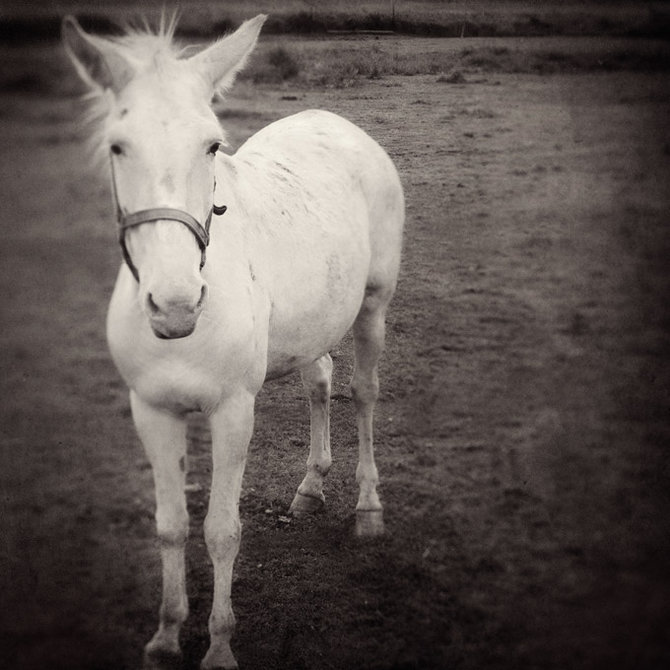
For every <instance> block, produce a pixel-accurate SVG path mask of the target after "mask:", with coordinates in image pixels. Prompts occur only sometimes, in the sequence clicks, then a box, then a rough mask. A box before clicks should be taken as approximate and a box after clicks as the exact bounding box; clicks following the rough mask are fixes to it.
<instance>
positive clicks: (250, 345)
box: [63, 15, 404, 668]
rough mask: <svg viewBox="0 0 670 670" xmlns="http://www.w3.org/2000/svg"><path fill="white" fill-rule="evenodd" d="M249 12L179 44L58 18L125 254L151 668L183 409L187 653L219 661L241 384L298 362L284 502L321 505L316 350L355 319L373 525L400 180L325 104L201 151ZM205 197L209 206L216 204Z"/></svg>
mask: <svg viewBox="0 0 670 670" xmlns="http://www.w3.org/2000/svg"><path fill="white" fill-rule="evenodd" d="M264 20H265V16H262V15H261V16H257V17H256V18H254V19H252V20H250V21H246V22H245V23H244V24H243V25H242V26H241V27H240V28H239V29H238V30H237V31H236V32H235V33H233V34H231V35H229V36H227V37H225V38H223V39H221V40H219V41H218V42H216V43H215V44H213V45H211V46H209V47H208V48H206V49H204V50H202V51H200V52H198V53H196V54H195V55H191V56H190V57H189V56H188V55H187V54H186V52H185V51H184V50H179V49H177V48H176V47H175V46H174V45H173V43H172V33H173V30H174V26H173V25H171V26H167V27H165V26H163V27H162V29H161V31H160V32H159V34H151V33H149V32H146V33H141V32H138V33H129V34H127V35H126V36H124V37H121V38H118V39H113V40H110V39H102V38H100V37H96V36H91V35H88V34H87V33H85V32H84V31H83V30H82V29H81V27H80V26H79V24H78V23H77V22H76V20H75V19H73V18H72V17H67V18H66V19H65V20H64V21H63V40H64V43H65V47H66V50H67V52H68V54H69V56H70V58H71V59H72V61H73V63H74V65H75V67H76V69H77V71H78V73H79V75H80V76H81V77H82V78H83V80H84V81H85V82H86V83H87V84H88V86H89V87H90V89H91V97H92V98H94V99H95V101H96V102H95V106H96V108H97V113H98V117H99V138H97V139H99V144H100V146H101V147H102V148H103V151H104V152H105V153H108V155H109V160H110V163H111V166H112V168H111V179H112V184H113V192H114V197H115V200H116V207H117V214H118V219H119V228H120V237H121V244H122V248H123V252H124V257H125V259H126V264H124V265H122V266H121V269H120V272H119V275H118V279H117V282H116V287H115V289H114V294H113V296H112V300H111V304H110V307H109V316H108V321H107V337H108V341H109V346H110V350H111V353H112V357H113V359H114V361H115V363H116V365H117V367H118V369H119V371H120V373H121V375H122V376H123V378H124V379H125V381H126V382H127V384H128V386H129V388H130V403H131V408H132V414H133V419H134V422H135V425H136V427H137V431H138V433H139V436H140V438H141V441H142V443H143V445H144V447H145V449H146V453H147V455H148V458H149V461H150V462H151V465H152V468H153V475H154V481H155V488H156V523H157V530H158V536H159V538H160V550H161V558H162V565H163V597H162V604H161V608H160V623H159V628H158V631H157V633H156V634H155V635H154V637H153V638H152V640H151V641H150V642H149V643H148V645H147V647H146V650H145V659H146V663H147V665H150V666H151V667H156V666H157V665H160V661H161V659H163V658H164V657H165V656H168V657H171V656H173V655H175V654H177V655H178V654H179V640H178V635H179V630H180V627H181V624H182V623H183V621H184V620H185V618H186V616H187V613H188V603H187V597H186V588H185V572H184V544H185V541H186V537H187V535H188V528H189V521H188V514H187V510H186V501H185V495H184V479H185V453H186V415H187V413H189V412H191V411H194V410H199V411H201V412H204V413H205V414H206V415H207V416H208V418H209V421H210V425H211V432H212V459H213V468H212V486H211V494H210V500H209V509H208V514H207V518H206V520H205V527H204V532H205V539H206V543H207V547H208V551H209V553H210V556H211V559H212V562H213V566H214V598H213V605H212V611H211V616H210V619H209V632H210V647H209V650H208V652H207V654H206V656H205V658H204V660H203V662H202V666H201V667H202V668H234V667H237V664H236V662H235V658H234V656H233V654H232V651H231V649H230V637H231V634H232V632H233V627H234V621H235V620H234V616H233V611H232V607H231V601H230V588H231V577H232V569H233V561H234V559H235V556H236V554H237V551H238V548H239V542H240V521H239V514H238V503H239V497H240V488H241V484H242V474H243V471H244V465H245V460H246V453H247V448H248V444H249V440H250V438H251V434H252V426H253V418H254V399H255V396H256V394H257V393H258V391H259V389H260V388H261V386H262V384H263V382H264V380H266V379H270V378H273V377H277V376H280V375H284V374H286V373H288V372H291V371H293V370H299V371H300V372H301V375H302V380H303V383H304V386H305V388H306V391H307V393H308V395H309V400H310V408H311V441H310V451H309V458H308V461H307V475H306V476H305V478H304V480H303V481H302V483H301V484H300V486H299V488H298V491H297V493H296V496H295V498H294V500H293V503H292V505H291V511H292V512H293V513H294V514H296V515H299V514H301V513H308V512H313V511H315V510H317V509H319V508H320V507H321V506H322V504H323V502H324V495H323V480H324V477H325V475H326V473H327V472H328V469H329V467H330V464H331V456H330V444H329V419H328V410H329V397H330V383H331V382H330V380H331V370H332V361H331V358H330V356H329V354H328V352H329V351H330V350H331V349H332V348H333V347H334V346H335V345H336V344H337V343H338V342H339V341H340V340H341V339H342V337H343V336H344V335H345V333H346V332H347V331H348V330H349V329H350V328H351V327H352V326H353V333H354V353H355V371H354V374H353V379H352V385H351V386H352V396H353V399H354V403H355V407H356V413H357V421H358V434H359V464H358V468H357V471H356V478H357V481H358V483H359V486H360V495H359V498H358V504H357V506H356V510H357V521H356V532H357V534H358V535H363V536H365V535H378V534H380V533H382V532H383V521H382V506H381V504H380V501H379V497H378V495H377V491H376V489H377V483H378V474H377V468H376V466H375V462H374V456H373V448H372V413H373V407H374V404H375V401H376V398H377V395H378V387H379V384H378V379H377V361H378V358H379V355H380V353H381V351H382V348H383V342H384V319H385V312H386V309H387V306H388V304H389V301H390V300H391V296H392V295H393V292H394V289H395V286H396V280H397V275H398V266H399V263H400V248H401V236H402V227H403V220H404V200H403V192H402V187H401V184H400V180H399V178H398V174H397V172H396V170H395V168H394V166H393V164H392V162H391V160H390V159H389V157H388V156H387V154H386V153H385V152H384V151H383V150H382V149H381V148H380V147H379V145H378V144H377V143H376V142H374V141H373V140H372V139H371V138H370V137H369V136H368V135H366V134H365V133H364V132H363V131H362V130H360V129H359V128H357V127H356V126H354V125H352V124H351V123H349V122H348V121H345V120H344V119H342V118H340V117H338V116H336V115H334V114H331V113H327V112H324V111H307V112H302V113H300V114H296V115H294V116H290V117H288V118H285V119H283V120H281V121H278V122H276V123H273V124H271V125H270V126H268V127H266V128H265V129H263V130H261V131H260V132H258V133H257V134H256V135H254V136H253V137H252V138H251V139H249V140H248V141H247V142H246V143H245V144H244V145H243V146H242V147H241V148H240V149H239V151H237V153H236V154H234V155H232V156H231V155H224V154H223V153H222V152H218V149H219V148H220V147H221V146H222V145H223V144H224V143H225V139H224V134H223V131H222V129H221V127H220V125H219V123H218V121H217V118H216V116H215V114H214V112H213V111H212V109H211V106H210V102H211V100H212V97H213V95H215V94H220V93H222V92H223V91H224V90H225V89H226V88H227V87H228V86H230V85H231V84H232V82H233V80H234V78H235V76H236V74H237V72H238V71H239V70H240V69H241V68H242V67H243V65H244V63H245V61H246V59H247V57H248V55H249V54H250V53H251V51H252V50H253V48H254V46H255V44H256V40H257V37H258V33H259V32H260V29H261V26H262V24H263V21H264ZM214 203H222V204H223V203H225V205H226V206H227V213H226V214H225V216H223V217H222V218H219V216H220V214H221V213H222V211H223V210H224V207H222V206H218V205H215V204H214ZM212 213H214V222H213V224H212V229H211V244H209V246H208V243H209V231H208V228H209V221H210V219H211V218H212ZM205 250H207V254H206V257H205Z"/></svg>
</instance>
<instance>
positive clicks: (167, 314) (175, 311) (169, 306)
mask: <svg viewBox="0 0 670 670" xmlns="http://www.w3.org/2000/svg"><path fill="white" fill-rule="evenodd" d="M206 299H207V284H205V283H203V284H202V285H201V287H200V292H199V294H198V293H195V292H193V291H191V292H190V295H189V294H186V293H184V294H182V295H174V294H173V295H170V296H169V297H167V298H160V297H158V296H156V295H155V294H153V293H147V295H146V299H145V302H146V305H145V311H146V314H147V316H148V318H149V325H150V326H151V330H152V331H153V333H154V335H155V336H156V337H158V338H160V339H162V340H176V339H180V338H183V337H188V336H189V335H191V334H192V333H193V331H194V330H195V327H196V325H197V323H198V319H199V317H200V314H201V313H202V310H203V308H204V306H205V302H206Z"/></svg>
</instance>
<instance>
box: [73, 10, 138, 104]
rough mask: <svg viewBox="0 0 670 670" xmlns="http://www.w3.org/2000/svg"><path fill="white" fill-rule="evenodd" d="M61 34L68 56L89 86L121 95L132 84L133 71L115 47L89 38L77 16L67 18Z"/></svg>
mask: <svg viewBox="0 0 670 670" xmlns="http://www.w3.org/2000/svg"><path fill="white" fill-rule="evenodd" d="M61 34H62V38H63V45H64V46H65V51H66V52H67V55H68V56H69V57H70V60H71V61H72V63H73V64H74V66H75V69H76V70H77V73H78V74H79V76H80V77H81V78H82V79H83V80H84V82H85V83H86V84H87V85H88V86H90V87H91V88H96V89H99V90H106V89H110V90H112V91H114V92H115V93H118V92H119V91H120V90H121V89H122V88H123V87H124V86H125V85H126V84H127V83H128V81H129V80H130V78H131V76H132V68H131V66H130V63H128V61H127V60H126V59H125V58H124V57H123V56H122V55H121V54H120V53H119V51H118V49H117V48H116V46H115V45H114V44H112V43H111V42H109V41H108V40H104V39H101V38H100V37H93V36H92V35H88V34H87V33H86V32H84V30H83V29H82V27H81V26H80V25H79V23H77V20H76V19H75V18H74V17H73V16H66V17H65V18H64V19H63V23H62V26H61Z"/></svg>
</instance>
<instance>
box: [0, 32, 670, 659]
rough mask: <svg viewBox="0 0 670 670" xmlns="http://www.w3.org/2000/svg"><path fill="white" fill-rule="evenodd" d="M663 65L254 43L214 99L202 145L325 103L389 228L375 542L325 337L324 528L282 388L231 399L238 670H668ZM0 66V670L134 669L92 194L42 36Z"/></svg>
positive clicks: (149, 588)
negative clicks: (210, 135) (242, 417)
mask: <svg viewBox="0 0 670 670" xmlns="http://www.w3.org/2000/svg"><path fill="white" fill-rule="evenodd" d="M668 50H669V48H668V44H667V43H665V42H656V41H652V40H646V39H645V40H642V39H638V40H631V39H623V38H622V39H616V40H615V39H613V38H608V39H603V38H594V39H591V38H579V39H574V38H551V39H532V38H527V39H520V38H519V39H517V38H510V39H505V38H495V39H484V38H481V39H468V38H467V37H466V38H464V39H462V40H461V39H459V40H448V39H429V38H422V39H419V38H412V37H407V36H404V37H403V36H382V37H375V36H367V37H363V36H356V37H352V36H340V37H333V36H331V37H330V38H328V39H325V38H317V37H304V38H301V39H293V38H286V37H281V36H277V35H274V36H268V37H266V38H265V39H264V40H263V41H262V43H261V45H260V49H259V53H258V55H257V57H256V58H255V59H254V62H253V63H252V64H251V66H250V70H249V71H248V73H247V74H246V76H245V77H243V78H242V79H241V81H240V82H239V83H238V84H237V85H236V87H235V88H234V89H233V91H232V93H231V95H230V96H229V97H228V98H227V100H226V101H225V102H223V103H221V104H220V105H219V106H218V108H217V109H218V111H219V115H220V117H221V119H222V123H223V125H224V127H225V128H226V129H227V131H228V134H229V137H230V140H231V144H232V145H233V146H232V149H231V150H234V148H235V147H237V146H239V145H240V144H241V143H242V141H243V140H244V139H245V138H246V137H248V136H249V135H250V134H251V133H253V132H254V131H256V130H257V129H259V128H261V127H262V126H264V125H266V124H267V123H269V122H271V121H273V120H274V119H277V118H279V117H282V116H285V115H287V114H290V113H293V112H296V111H299V110H302V109H306V108H312V107H321V108H325V109H329V110H332V111H335V112H338V113H341V114H343V115H344V116H346V117H347V118H349V119H351V120H352V121H354V122H355V123H358V124H359V125H360V126H361V127H363V128H364V129H365V130H367V131H368V132H369V133H370V134H371V135H372V136H373V137H374V138H375V139H377V140H378V141H379V142H380V143H381V144H382V145H383V146H384V147H385V148H386V149H387V150H388V152H389V153H390V155H391V156H392V158H393V159H394V161H395V162H396V165H397V166H398V169H399V171H400V173H401V177H402V180H403V184H404V186H405V189H406V197H407V214H408V222H407V233H406V241H405V250H404V260H403V267H402V275H401V281H400V284H399V287H398V293H397V296H396V299H395V301H394V303H393V305H392V309H391V312H390V315H389V329H388V347H387V351H386V354H385V357H384V361H383V364H382V370H381V381H382V395H381V398H380V403H379V406H378V412H377V420H376V425H377V435H378V438H377V445H378V446H377V454H378V465H379V469H380V473H381V479H382V482H381V495H382V498H383V501H384V503H385V509H386V513H385V517H386V523H387V531H388V532H387V534H386V536H385V537H384V538H382V539H381V540H379V541H376V542H363V543H361V542H357V541H356V539H355V538H354V537H353V534H352V529H353V508H354V504H355V496H356V487H355V482H354V468H355V458H356V453H355V451H356V448H355V445H356V441H355V432H354V425H353V421H352V418H353V408H352V407H351V402H350V396H349V391H348V388H347V382H348V376H349V375H350V373H351V350H350V346H349V344H350V343H349V342H348V341H345V342H344V343H343V344H342V346H341V347H340V348H339V349H338V350H337V351H335V352H333V358H334V360H335V364H336V375H335V380H334V385H333V418H332V433H333V456H334V465H333V469H332V471H331V474H330V475H329V478H328V488H327V491H326V495H327V509H326V511H325V512H324V513H322V514H319V515H317V516H315V517H313V518H308V519H300V520H295V519H290V518H288V517H286V516H285V515H286V512H287V508H288V505H289V503H290V501H291V498H292V495H293V492H294V489H295V487H296V486H297V484H298V483H299V481H300V479H301V477H302V473H303V469H304V460H305V458H306V455H307V454H306V448H307V442H308V415H307V403H306V401H305V400H304V399H303V398H302V394H301V389H300V384H299V380H298V379H296V378H295V377H288V378H285V379H282V380H279V381H277V382H273V383H272V384H269V385H268V386H267V387H266V388H265V389H264V390H263V392H262V394H261V396H260V398H259V403H258V412H257V423H256V431H255V435H254V438H253V440H252V443H251V447H250V459H249V464H248V468H247V473H246V476H245V483H244V489H243V494H242V500H241V503H240V508H241V514H242V520H243V525H244V530H243V540H242V548H241V552H240V556H239V559H238V561H237V563H236V570H235V580H234V583H233V598H234V604H235V607H236V612H237V615H238V628H237V632H236V635H235V637H234V641H233V646H234V650H235V652H236V654H237V657H238V660H239V662H240V666H241V668H243V670H244V669H247V670H251V669H256V668H263V669H264V670H280V669H281V670H308V669H309V670H391V669H393V670H410V669H413V670H443V669H444V668H450V669H454V670H455V669H459V670H460V669H464V670H481V669H484V668H486V669H488V668H491V669H509V670H512V669H514V670H520V669H528V670H530V669H538V670H540V669H541V670H552V669H554V668H555V669H558V668H561V669H563V668H571V669H580V670H581V669H583V670H586V669H591V668H612V669H615V668H616V669H618V668H630V669H633V668H635V670H642V669H644V670H646V669H649V670H652V669H657V668H658V669H660V668H665V667H668V664H669V663H670V644H669V643H668V640H669V639H670V565H669V563H668V558H667V557H668V555H669V552H670V500H669V497H670V486H669V484H670V481H669V480H670V476H669V475H670V473H669V471H668V455H667V453H668V452H667V447H668V444H669V443H670V439H669V438H670V424H669V422H668V419H669V414H668V412H669V410H670V407H669V400H670V371H669V369H668V351H669V347H668V344H669V330H670V310H669V308H668V295H669V290H670V282H669V281H668V280H669V275H668V271H667V259H668V258H670V240H669V238H668V213H669V211H670V208H669V205H670V191H669V190H668V188H667V185H668V183H670V129H669V128H668V125H667V119H668V118H669V114H670V87H669V86H668V84H669V81H670V80H669V76H668V70H667V62H668V61H667V54H668ZM0 55H1V56H2V57H1V58H0V63H1V65H0V89H1V90H0V139H1V141H2V150H1V151H2V161H1V163H0V165H1V166H2V167H1V168H0V170H1V183H0V189H1V190H0V194H1V195H2V203H3V206H2V210H1V211H0V227H1V230H2V243H1V244H0V295H1V296H2V299H1V303H0V306H1V310H2V328H1V329H0V361H1V362H0V365H1V368H0V369H1V372H2V374H1V375H0V392H1V393H2V405H1V408H0V592H1V593H2V597H3V607H2V613H1V614H0V658H1V659H2V661H1V662H0V665H2V667H6V668H8V669H11V670H36V669H37V668H44V667H49V668H51V669H52V670H66V669H67V670H120V669H126V668H127V669H131V668H133V669H134V668H138V667H139V666H140V663H141V656H142V646H143V644H144V643H145V642H146V641H147V640H148V639H149V637H150V636H151V634H152V632H153V628H154V626H155V622H156V616H157V609H158V604H159V597H160V596H159V589H160V568H159V562H158V552H157V546H156V541H155V534H154V522H153V491H152V483H151V473H150V470H149V468H148V464H147V462H146V459H145V457H144V455H143V453H142V450H141V448H140V445H139V443H138V441H137V438H136V437H135V434H134V431H133V429H132V425H131V419H130V412H129V407H128V400H127V394H126V390H125V388H124V387H123V384H122V382H121V381H120V379H119V377H118V376H117V374H116V372H115V370H114V368H113V365H112V363H111V361H110V359H109V357H108V354H107V349H106V344H105V339H104V320H105V313H106V305H107V302H108V299H109V296H110V293H111V289H112V287H113V284H114V280H115V275H116V272H117V268H118V265H119V262H120V258H119V251H118V248H117V246H116V242H115V230H114V221H113V209H112V203H111V196H110V192H109V187H108V184H107V183H106V182H105V180H104V179H103V178H102V177H101V176H100V175H98V174H97V173H96V172H95V171H94V170H92V169H91V167H90V163H89V162H88V159H87V157H86V147H85V140H86V132H85V129H84V128H83V127H82V125H81V123H80V114H81V104H80V102H79V100H78V94H79V93H80V89H79V87H78V85H77V83H76V81H75V80H74V78H73V76H72V73H71V72H70V70H69V69H68V66H67V63H66V62H65V59H64V56H63V54H62V52H61V51H60V47H59V46H58V44H57V43H56V42H55V41H49V40H46V41H42V42H39V43H33V44H21V43H12V44H5V45H2V46H1V47H0ZM287 62H288V63H289V64H292V67H291V68H289V69H285V68H287V67H288V66H287V65H286V63H287ZM282 68H284V69H282ZM214 234H216V230H215V231H214ZM189 439H190V442H189V445H190V446H189V466H190V475H189V483H190V484H191V486H190V487H189V491H190V492H189V509H190V511H191V515H192V528H191V539H190V545H189V552H188V579H189V584H188V588H189V595H190V602H191V616H190V618H189V620H188V621H187V624H186V626H185V628H184V631H183V636H182V641H183V647H184V650H185V658H184V665H183V667H184V668H187V669H194V668H197V666H198V663H199V661H200V659H201V658H202V656H203V654H204V651H205V649H206V646H207V639H206V618H207V615H208V611H209V606H210V598H211V579H212V578H211V570H210V565H209V561H208V559H207V556H206V551H205V548H204V543H203V541H202V520H203V515H204V511H205V508H206V502H207V496H208V486H209V455H208V449H209V437H208V434H207V431H206V429H205V428H204V427H203V422H202V421H201V419H200V418H199V417H197V416H194V417H193V422H192V425H191V429H190V432H189Z"/></svg>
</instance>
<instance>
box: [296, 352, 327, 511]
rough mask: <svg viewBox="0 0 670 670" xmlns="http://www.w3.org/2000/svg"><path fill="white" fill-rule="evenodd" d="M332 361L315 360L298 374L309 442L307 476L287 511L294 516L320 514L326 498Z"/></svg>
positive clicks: (323, 357) (325, 357) (324, 359)
mask: <svg viewBox="0 0 670 670" xmlns="http://www.w3.org/2000/svg"><path fill="white" fill-rule="evenodd" d="M332 374H333V360H332V358H331V357H330V354H326V355H325V356H322V357H321V358H318V359H317V360H316V361H314V363H312V364H311V365H308V366H307V367H306V368H304V369H303V370H302V371H301V376H302V383H303V386H304V387H305V391H306V392H307V395H308V397H309V410H310V440H309V457H308V458H307V474H306V475H305V478H304V479H303V480H302V483H301V484H300V486H299V487H298V491H297V493H296V494H295V497H294V498H293V502H292V503H291V507H290V509H289V511H290V512H291V513H292V514H295V515H296V516H299V515H301V514H310V513H312V512H317V511H319V510H320V509H321V508H322V507H323V505H324V503H325V501H326V498H325V496H324V495H323V480H324V478H325V476H326V475H327V474H328V470H330V465H331V462H332V461H331V456H330V386H331V378H332Z"/></svg>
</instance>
